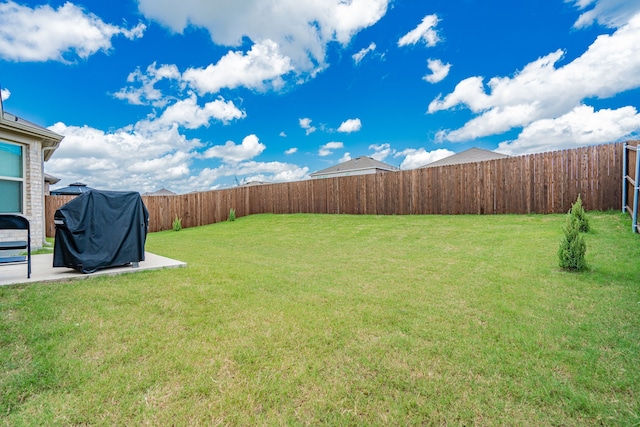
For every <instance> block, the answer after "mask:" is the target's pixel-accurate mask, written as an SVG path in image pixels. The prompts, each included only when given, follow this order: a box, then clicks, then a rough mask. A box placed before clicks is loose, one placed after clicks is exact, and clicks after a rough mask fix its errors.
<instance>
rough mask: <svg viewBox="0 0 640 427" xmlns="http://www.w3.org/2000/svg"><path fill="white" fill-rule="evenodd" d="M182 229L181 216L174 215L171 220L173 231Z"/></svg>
mask: <svg viewBox="0 0 640 427" xmlns="http://www.w3.org/2000/svg"><path fill="white" fill-rule="evenodd" d="M180 230H182V218H178V217H177V216H176V219H174V220H173V231H180Z"/></svg>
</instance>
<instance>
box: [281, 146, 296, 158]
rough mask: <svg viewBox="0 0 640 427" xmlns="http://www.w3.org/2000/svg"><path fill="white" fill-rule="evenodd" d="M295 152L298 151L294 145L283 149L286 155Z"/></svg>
mask: <svg viewBox="0 0 640 427" xmlns="http://www.w3.org/2000/svg"><path fill="white" fill-rule="evenodd" d="M297 152H298V149H297V148H296V147H291V148H289V149H288V150H287V151H285V152H284V154H286V155H287V156H290V155H292V154H296V153H297Z"/></svg>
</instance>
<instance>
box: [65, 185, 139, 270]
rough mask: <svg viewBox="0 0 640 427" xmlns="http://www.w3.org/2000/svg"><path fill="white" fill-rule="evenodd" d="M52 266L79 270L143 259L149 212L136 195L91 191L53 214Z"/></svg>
mask: <svg viewBox="0 0 640 427" xmlns="http://www.w3.org/2000/svg"><path fill="white" fill-rule="evenodd" d="M54 221H55V224H56V239H55V244H54V249H53V266H54V267H70V268H73V269H76V270H79V271H82V272H83V273H93V272H94V271H96V270H98V269H101V268H108V267H117V266H122V265H126V264H130V263H133V264H134V266H135V265H137V263H138V262H140V261H144V245H145V241H146V239H147V230H148V228H149V227H148V226H149V212H148V211H147V208H146V207H145V205H144V203H143V202H142V198H141V197H140V194H139V193H137V192H133V191H131V192H129V191H101V190H91V191H88V192H86V193H82V194H80V195H79V196H78V197H76V198H75V199H73V200H71V201H70V202H68V203H66V204H65V205H63V206H61V207H60V208H59V209H58V210H57V211H56V213H55V216H54Z"/></svg>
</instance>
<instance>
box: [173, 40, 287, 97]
mask: <svg viewBox="0 0 640 427" xmlns="http://www.w3.org/2000/svg"><path fill="white" fill-rule="evenodd" d="M291 71H293V65H292V64H291V59H290V58H288V57H286V56H283V55H282V54H281V53H280V50H279V48H278V44H277V43H275V42H273V41H271V40H263V41H262V42H259V43H256V44H254V45H253V46H252V47H251V50H249V52H247V53H246V54H244V53H243V52H239V51H236V52H232V51H229V52H228V53H227V54H226V55H225V56H223V57H222V58H220V60H219V61H218V62H217V63H216V64H215V65H213V64H210V65H209V66H208V67H206V68H189V69H188V70H186V71H185V72H184V73H183V75H182V78H183V80H184V81H185V82H187V83H188V84H189V85H190V86H191V87H193V88H195V89H196V90H197V91H198V92H199V93H200V94H205V93H217V92H219V91H220V89H222V88H229V89H233V88H237V87H241V86H243V87H246V88H249V89H254V90H259V91H265V90H267V89H268V88H274V89H276V90H277V89H280V88H281V87H282V86H283V85H284V80H283V79H282V76H283V75H285V74H287V73H289V72H291Z"/></svg>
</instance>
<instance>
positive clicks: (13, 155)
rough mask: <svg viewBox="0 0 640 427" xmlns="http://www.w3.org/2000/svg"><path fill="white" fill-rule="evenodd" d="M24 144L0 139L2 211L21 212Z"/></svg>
mask: <svg viewBox="0 0 640 427" xmlns="http://www.w3.org/2000/svg"><path fill="white" fill-rule="evenodd" d="M23 165H24V160H23V152H22V146H20V145H16V144H9V143H7V142H2V141H0V213H21V212H22V199H23V196H22V193H23V188H24V167H23Z"/></svg>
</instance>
